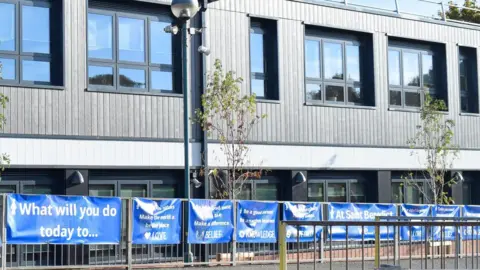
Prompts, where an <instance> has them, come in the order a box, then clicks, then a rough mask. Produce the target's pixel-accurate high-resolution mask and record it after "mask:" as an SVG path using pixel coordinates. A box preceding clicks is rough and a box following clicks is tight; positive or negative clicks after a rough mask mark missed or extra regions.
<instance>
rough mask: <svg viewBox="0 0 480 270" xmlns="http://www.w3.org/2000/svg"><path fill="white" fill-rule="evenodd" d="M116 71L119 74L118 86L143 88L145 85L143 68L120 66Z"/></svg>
mask: <svg viewBox="0 0 480 270" xmlns="http://www.w3.org/2000/svg"><path fill="white" fill-rule="evenodd" d="M118 72H119V74H120V75H119V83H120V86H122V87H127V88H145V87H146V79H145V70H142V69H130V68H120V69H119V71H118Z"/></svg>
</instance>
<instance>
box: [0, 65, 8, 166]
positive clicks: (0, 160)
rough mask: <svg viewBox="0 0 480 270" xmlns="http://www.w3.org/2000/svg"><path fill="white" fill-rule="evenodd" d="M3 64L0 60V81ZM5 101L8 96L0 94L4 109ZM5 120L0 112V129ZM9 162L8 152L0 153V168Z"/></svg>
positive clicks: (0, 103) (0, 102)
mask: <svg viewBox="0 0 480 270" xmlns="http://www.w3.org/2000/svg"><path fill="white" fill-rule="evenodd" d="M2 71H3V64H2V62H1V61H0V81H1V80H3V75H2V74H3V73H2ZM7 102H8V97H7V96H5V95H4V94H0V106H1V107H2V108H3V109H5V108H6V107H7ZM6 121H7V118H6V117H5V114H3V113H0V129H3V126H4V125H5V123H6ZM9 164H10V156H9V155H8V154H5V153H3V154H0V170H1V171H2V172H3V171H5V167H6V166H7V165H9Z"/></svg>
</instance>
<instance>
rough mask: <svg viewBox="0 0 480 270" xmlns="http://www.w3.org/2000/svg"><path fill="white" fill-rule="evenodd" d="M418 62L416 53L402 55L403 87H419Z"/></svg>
mask: <svg viewBox="0 0 480 270" xmlns="http://www.w3.org/2000/svg"><path fill="white" fill-rule="evenodd" d="M419 73H420V71H419V62H418V54H417V53H408V52H404V53H403V85H405V86H420V77H419Z"/></svg>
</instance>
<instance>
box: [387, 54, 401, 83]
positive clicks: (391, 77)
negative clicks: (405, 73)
mask: <svg viewBox="0 0 480 270" xmlns="http://www.w3.org/2000/svg"><path fill="white" fill-rule="evenodd" d="M388 82H389V84H390V85H400V52H399V51H393V50H389V51H388Z"/></svg>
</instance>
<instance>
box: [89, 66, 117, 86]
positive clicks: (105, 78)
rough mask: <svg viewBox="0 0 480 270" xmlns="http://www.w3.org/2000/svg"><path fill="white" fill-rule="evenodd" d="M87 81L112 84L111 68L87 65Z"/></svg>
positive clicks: (97, 83) (95, 83)
mask: <svg viewBox="0 0 480 270" xmlns="http://www.w3.org/2000/svg"><path fill="white" fill-rule="evenodd" d="M88 82H89V83H90V84H91V85H108V86H113V68H112V67H105V66H89V67H88Z"/></svg>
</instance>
